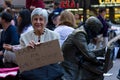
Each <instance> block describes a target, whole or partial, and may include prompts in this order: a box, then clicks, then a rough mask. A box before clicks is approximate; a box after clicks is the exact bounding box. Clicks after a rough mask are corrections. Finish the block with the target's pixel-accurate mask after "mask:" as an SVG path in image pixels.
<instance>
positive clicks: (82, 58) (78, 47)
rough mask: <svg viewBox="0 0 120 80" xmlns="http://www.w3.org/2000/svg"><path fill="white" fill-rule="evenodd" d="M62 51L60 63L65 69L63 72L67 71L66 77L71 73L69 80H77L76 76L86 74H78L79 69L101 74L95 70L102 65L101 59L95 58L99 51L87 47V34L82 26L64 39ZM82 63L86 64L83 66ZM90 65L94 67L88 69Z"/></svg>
mask: <svg viewBox="0 0 120 80" xmlns="http://www.w3.org/2000/svg"><path fill="white" fill-rule="evenodd" d="M62 51H63V56H64V62H63V63H62V66H63V68H64V69H65V71H66V72H65V74H68V73H69V75H67V77H68V76H69V77H71V74H72V78H71V79H69V80H79V79H78V76H80V75H81V76H80V77H81V78H82V77H83V76H82V75H84V76H87V75H86V74H82V73H80V74H78V73H79V71H80V70H81V69H85V70H87V71H88V72H89V73H91V74H96V75H98V74H100V75H102V73H101V72H100V73H99V72H98V73H96V71H95V68H98V67H100V66H101V65H102V63H101V61H99V60H98V59H97V58H96V57H97V56H99V54H101V51H97V52H91V51H90V50H89V49H88V35H87V33H86V31H85V30H84V28H83V27H80V28H78V29H76V30H75V31H74V32H73V33H72V34H71V35H70V36H69V37H68V38H67V39H66V41H65V42H64V43H63V46H62ZM95 53H97V54H95ZM101 56H102V55H101ZM83 63H85V64H86V66H83ZM91 67H94V68H92V70H89V68H90V69H91ZM76 70H77V71H76ZM75 71H76V72H75ZM91 71H92V72H91ZM73 75H74V76H73ZM65 77H66V76H65ZM86 78H87V77H86ZM82 80H83V79H82ZM91 80H92V79H91Z"/></svg>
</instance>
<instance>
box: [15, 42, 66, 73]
mask: <svg viewBox="0 0 120 80" xmlns="http://www.w3.org/2000/svg"><path fill="white" fill-rule="evenodd" d="M63 60H64V59H63V56H62V54H61V50H60V46H59V42H58V40H53V41H48V42H45V43H41V44H39V45H37V46H35V48H31V47H26V48H24V49H21V50H18V51H16V61H17V63H18V65H19V67H20V71H27V70H32V69H35V68H39V67H42V66H46V65H49V64H53V63H57V62H60V61H63Z"/></svg>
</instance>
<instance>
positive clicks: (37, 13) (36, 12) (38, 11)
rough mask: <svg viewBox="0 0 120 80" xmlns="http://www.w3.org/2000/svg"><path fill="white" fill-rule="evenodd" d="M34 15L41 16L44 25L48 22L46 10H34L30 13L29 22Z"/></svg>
mask: <svg viewBox="0 0 120 80" xmlns="http://www.w3.org/2000/svg"><path fill="white" fill-rule="evenodd" d="M34 15H42V16H43V17H44V18H45V20H46V23H47V22H48V12H47V10H46V9H42V8H35V9H34V10H33V11H32V13H31V20H32V18H33V16H34Z"/></svg>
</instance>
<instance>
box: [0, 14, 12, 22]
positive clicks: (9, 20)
mask: <svg viewBox="0 0 120 80" xmlns="http://www.w3.org/2000/svg"><path fill="white" fill-rule="evenodd" d="M0 17H1V18H2V19H4V20H5V21H6V22H11V20H12V19H13V17H12V15H11V14H10V13H8V12H2V13H1V15H0Z"/></svg>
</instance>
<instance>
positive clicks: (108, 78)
mask: <svg viewBox="0 0 120 80" xmlns="http://www.w3.org/2000/svg"><path fill="white" fill-rule="evenodd" d="M119 69H120V59H116V60H115V61H114V65H113V68H112V69H111V70H110V71H109V72H108V73H113V75H111V76H105V78H104V80H118V79H117V78H116V76H117V74H118V70H119Z"/></svg>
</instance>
